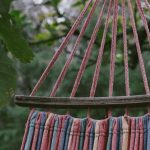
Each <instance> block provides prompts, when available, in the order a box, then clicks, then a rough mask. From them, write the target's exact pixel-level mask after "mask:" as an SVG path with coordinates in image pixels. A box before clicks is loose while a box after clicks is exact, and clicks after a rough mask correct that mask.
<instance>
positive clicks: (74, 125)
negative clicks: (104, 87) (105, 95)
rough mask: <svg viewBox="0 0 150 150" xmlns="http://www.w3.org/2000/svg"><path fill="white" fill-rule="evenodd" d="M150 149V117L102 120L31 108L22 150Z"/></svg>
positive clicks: (123, 117)
mask: <svg viewBox="0 0 150 150" xmlns="http://www.w3.org/2000/svg"><path fill="white" fill-rule="evenodd" d="M30 149H31V150H150V116H149V115H148V114H146V115H144V116H141V117H129V116H122V117H110V118H107V119H104V120H94V119H91V118H84V119H80V118H73V117H71V116H69V115H56V114H53V113H46V112H38V111H34V112H33V111H32V112H31V114H30V115H29V118H28V121H27V123H26V129H25V133H24V138H23V142H22V146H21V150H30Z"/></svg>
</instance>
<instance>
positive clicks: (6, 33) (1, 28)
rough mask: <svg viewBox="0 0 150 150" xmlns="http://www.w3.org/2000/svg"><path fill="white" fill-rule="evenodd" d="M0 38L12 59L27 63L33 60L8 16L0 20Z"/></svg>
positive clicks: (25, 43)
mask: <svg viewBox="0 0 150 150" xmlns="http://www.w3.org/2000/svg"><path fill="white" fill-rule="evenodd" d="M0 38H1V39H2V40H3V42H4V43H5V45H6V48H7V50H8V51H10V52H11V53H12V54H13V56H14V57H16V58H18V59H19V60H20V61H21V62H24V63H27V62H30V61H31V60H32V59H33V53H32V50H31V48H30V47H29V46H28V44H27V42H26V41H25V39H24V38H23V37H22V35H21V33H20V31H19V29H18V28H16V27H15V25H13V23H12V21H11V18H10V16H9V15H8V14H5V15H2V17H1V18H0Z"/></svg>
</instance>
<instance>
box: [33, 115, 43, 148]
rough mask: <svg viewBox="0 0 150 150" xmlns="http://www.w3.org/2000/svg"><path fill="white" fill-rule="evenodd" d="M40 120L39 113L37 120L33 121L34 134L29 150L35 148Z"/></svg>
mask: <svg viewBox="0 0 150 150" xmlns="http://www.w3.org/2000/svg"><path fill="white" fill-rule="evenodd" d="M40 122H41V113H39V114H38V117H37V120H36V122H35V130H34V136H33V141H32V147H31V150H35V149H36V144H37V139H38V134H39V128H40Z"/></svg>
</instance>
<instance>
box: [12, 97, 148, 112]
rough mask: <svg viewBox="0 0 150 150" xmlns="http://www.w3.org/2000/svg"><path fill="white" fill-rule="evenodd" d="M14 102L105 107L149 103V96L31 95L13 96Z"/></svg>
mask: <svg viewBox="0 0 150 150" xmlns="http://www.w3.org/2000/svg"><path fill="white" fill-rule="evenodd" d="M15 104H17V105H19V106H22V107H32V108H33V107H35V108H54V109H58V108H61V109H63V108H70V109H82V108H106V107H126V106H128V107H141V106H148V105H149V104H150V96H146V95H139V96H117V97H80V98H79V97H74V98H69V97H36V96H34V97H32V96H23V95H16V96H15Z"/></svg>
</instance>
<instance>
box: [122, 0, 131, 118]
mask: <svg viewBox="0 0 150 150" xmlns="http://www.w3.org/2000/svg"><path fill="white" fill-rule="evenodd" d="M122 29H123V46H124V68H125V89H126V96H129V95H130V85H129V64H128V45H127V29H126V10H125V0H122ZM125 114H126V115H129V111H128V107H127V106H126V107H125Z"/></svg>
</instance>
